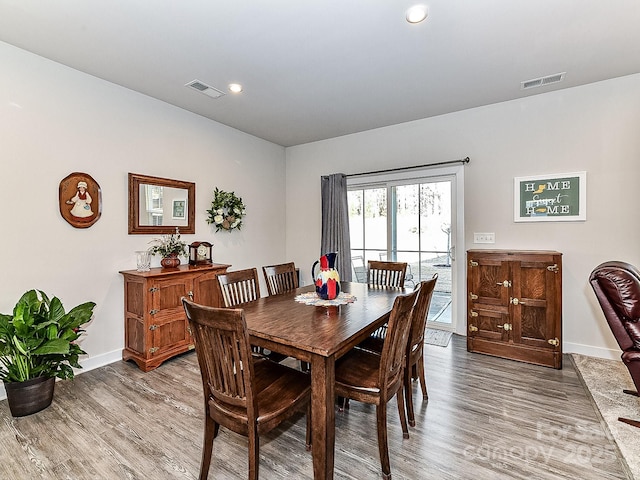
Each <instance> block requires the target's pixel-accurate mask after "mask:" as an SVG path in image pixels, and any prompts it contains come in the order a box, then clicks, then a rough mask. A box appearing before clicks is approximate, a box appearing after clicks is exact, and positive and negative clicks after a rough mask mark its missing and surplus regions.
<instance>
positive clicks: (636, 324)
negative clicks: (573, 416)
mask: <svg viewBox="0 0 640 480" xmlns="http://www.w3.org/2000/svg"><path fill="white" fill-rule="evenodd" d="M589 282H590V283H591V287H592V288H593V291H594V292H595V294H596V297H597V298H598V302H600V306H601V307H602V311H603V313H604V316H605V318H606V320H607V322H608V323H609V327H611V332H613V335H614V337H615V338H616V340H617V342H618V345H620V349H621V350H622V361H623V362H624V364H625V365H626V366H627V368H628V369H629V373H630V374H631V378H632V379H633V383H634V384H635V386H636V391H632V390H623V391H624V393H628V394H630V395H635V396H638V391H640V271H638V269H636V268H635V267H634V266H633V265H630V264H628V263H624V262H605V263H603V264H601V265H598V266H597V267H596V268H595V269H594V270H593V272H591V275H590V276H589ZM618 420H620V421H621V422H625V423H628V424H630V425H633V426H635V427H639V428H640V421H638V420H630V419H628V418H622V417H620V418H618Z"/></svg>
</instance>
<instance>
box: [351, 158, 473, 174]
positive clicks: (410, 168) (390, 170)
mask: <svg viewBox="0 0 640 480" xmlns="http://www.w3.org/2000/svg"><path fill="white" fill-rule="evenodd" d="M469 162H470V159H469V157H465V158H462V159H460V160H449V161H447V162H438V163H429V164H427V165H415V166H413V167H400V168H389V169H387V170H376V171H375V172H362V173H352V174H351V175H347V178H348V177H359V176H361V175H377V174H380V173H392V172H402V171H404V170H415V169H418V168H427V167H440V166H442V165H452V164H454V163H461V164H463V165H464V164H465V163H469Z"/></svg>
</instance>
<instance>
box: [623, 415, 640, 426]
mask: <svg viewBox="0 0 640 480" xmlns="http://www.w3.org/2000/svg"><path fill="white" fill-rule="evenodd" d="M618 421H620V422H622V423H627V424H629V425H632V426H634V427H638V428H640V421H638V420H631V419H630V418H623V417H618Z"/></svg>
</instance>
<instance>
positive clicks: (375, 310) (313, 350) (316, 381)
mask: <svg viewBox="0 0 640 480" xmlns="http://www.w3.org/2000/svg"><path fill="white" fill-rule="evenodd" d="M341 289H342V291H343V292H347V293H350V294H352V295H354V296H355V297H356V300H355V301H354V302H353V303H348V304H345V305H339V306H328V307H325V306H313V305H306V304H304V303H300V302H297V301H296V300H295V297H296V296H297V295H298V294H300V293H304V292H313V291H315V287H314V286H313V285H310V286H307V287H302V288H299V289H298V290H296V291H295V292H290V293H285V294H281V295H274V296H269V297H263V298H260V299H259V300H258V301H255V302H251V303H248V304H245V305H243V308H244V312H245V318H246V322H247V329H248V330H249V335H250V337H251V344H252V345H257V346H260V347H264V348H267V349H269V350H272V351H274V352H278V353H282V354H285V355H287V356H291V357H295V358H297V359H300V360H302V361H305V362H308V363H309V364H310V365H311V428H312V454H313V478H314V479H316V480H318V479H332V478H333V467H334V447H335V385H334V384H335V363H336V360H337V359H338V358H340V357H341V356H342V355H344V354H345V353H347V352H349V351H350V350H351V349H352V348H353V347H354V346H356V345H357V344H358V343H360V342H361V341H362V340H364V339H365V338H367V337H368V336H369V335H370V334H371V333H372V332H374V331H375V330H376V329H377V328H378V327H380V326H381V325H383V324H384V323H385V322H386V321H387V320H388V318H389V313H390V312H391V309H392V307H393V302H394V300H395V298H396V296H398V295H399V294H403V293H406V292H405V290H404V289H398V288H390V287H377V286H370V285H367V284H363V283H352V282H342V283H341Z"/></svg>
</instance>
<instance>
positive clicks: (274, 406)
mask: <svg viewBox="0 0 640 480" xmlns="http://www.w3.org/2000/svg"><path fill="white" fill-rule="evenodd" d="M182 304H183V305H184V309H185V312H186V315H187V319H188V321H189V328H190V329H191V333H192V335H193V339H194V344H195V349H196V354H197V356H198V363H199V365H200V374H201V377H202V388H203V392H204V408H205V425H204V442H203V447H202V459H201V463H200V477H199V478H200V480H205V479H206V478H207V476H208V474H209V467H210V465H211V457H212V451H213V440H214V438H216V437H217V436H218V431H219V429H220V425H222V426H223V427H225V428H228V429H229V430H231V431H233V432H236V433H238V434H240V435H244V436H246V437H247V438H248V443H249V445H248V446H249V452H248V453H249V469H248V471H249V480H257V479H258V469H259V463H260V456H259V451H260V435H263V434H265V433H267V432H269V431H270V430H273V429H274V428H275V427H277V426H278V425H280V424H281V423H282V422H283V421H284V420H286V419H288V418H290V417H291V416H293V415H294V414H296V413H297V412H298V411H306V415H307V434H306V445H307V450H309V449H310V445H311V428H310V425H311V423H310V418H311V415H310V413H311V412H310V405H311V403H310V399H311V386H310V379H309V375H306V374H304V373H302V372H300V371H298V370H294V369H292V368H289V367H286V366H284V365H282V364H279V363H275V362H272V361H270V360H267V359H264V358H259V357H254V356H252V353H251V347H250V344H249V334H248V332H247V324H246V320H245V317H244V311H243V310H242V309H229V308H215V307H207V306H203V305H198V304H196V303H193V302H190V301H189V300H187V299H186V298H184V297H183V298H182Z"/></svg>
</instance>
